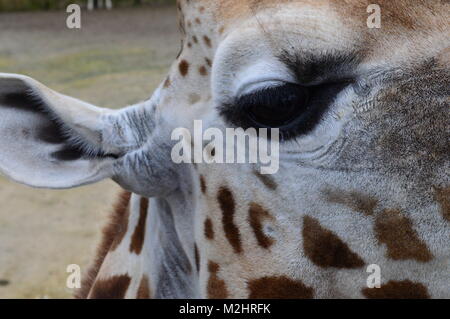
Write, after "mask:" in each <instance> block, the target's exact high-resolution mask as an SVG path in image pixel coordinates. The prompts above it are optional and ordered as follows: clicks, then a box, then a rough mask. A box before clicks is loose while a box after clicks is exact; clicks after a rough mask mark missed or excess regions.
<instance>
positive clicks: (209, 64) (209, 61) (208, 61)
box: [205, 58, 212, 67]
mask: <svg viewBox="0 0 450 319" xmlns="http://www.w3.org/2000/svg"><path fill="white" fill-rule="evenodd" d="M205 61H206V64H207V65H208V66H209V67H212V61H211V60H210V59H208V58H205Z"/></svg>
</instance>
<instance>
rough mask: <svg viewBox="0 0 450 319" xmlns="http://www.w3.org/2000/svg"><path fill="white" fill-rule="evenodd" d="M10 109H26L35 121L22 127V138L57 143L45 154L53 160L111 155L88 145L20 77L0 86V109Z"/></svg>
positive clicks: (23, 110)
mask: <svg viewBox="0 0 450 319" xmlns="http://www.w3.org/2000/svg"><path fill="white" fill-rule="evenodd" d="M1 108H4V110H6V109H10V110H11V111H19V112H26V113H29V115H30V116H33V117H35V119H36V121H32V122H30V123H28V127H22V128H21V133H22V138H25V139H30V138H31V139H34V140H35V141H36V142H40V143H46V144H53V145H55V146H57V145H60V147H59V148H58V149H57V150H55V151H52V152H51V153H50V154H49V156H50V157H51V158H53V159H55V160H61V161H73V160H78V159H93V158H101V157H113V158H116V156H115V155H113V154H106V153H104V152H103V151H102V150H100V149H99V148H98V147H97V146H94V145H90V144H89V143H88V142H87V141H85V140H83V139H82V138H81V137H80V136H79V134H78V133H77V132H75V131H74V130H73V129H71V128H70V127H69V126H67V125H65V124H64V123H63V122H62V121H61V120H60V119H59V118H58V116H57V115H56V114H55V113H54V112H52V110H51V108H50V107H48V106H47V105H46V102H45V101H44V99H43V98H41V97H40V96H39V95H38V94H37V93H35V92H34V91H33V90H31V89H30V88H29V87H27V86H26V85H25V84H24V82H23V81H20V80H12V81H10V82H9V83H8V85H6V86H2V87H1V88H0V109H1Z"/></svg>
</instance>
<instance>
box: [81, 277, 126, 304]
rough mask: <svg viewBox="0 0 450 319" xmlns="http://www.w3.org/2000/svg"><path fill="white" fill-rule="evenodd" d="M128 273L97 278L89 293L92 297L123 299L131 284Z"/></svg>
mask: <svg viewBox="0 0 450 319" xmlns="http://www.w3.org/2000/svg"><path fill="white" fill-rule="evenodd" d="M130 282H131V278H130V276H128V275H120V276H112V277H111V278H108V279H102V280H97V281H96V282H95V284H94V287H93V288H92V291H91V293H90V295H89V298H91V299H123V298H125V294H126V292H127V289H128V286H129V285H130Z"/></svg>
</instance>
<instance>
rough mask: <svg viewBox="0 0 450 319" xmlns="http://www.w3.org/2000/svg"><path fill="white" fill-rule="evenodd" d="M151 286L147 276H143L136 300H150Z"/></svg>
mask: <svg viewBox="0 0 450 319" xmlns="http://www.w3.org/2000/svg"><path fill="white" fill-rule="evenodd" d="M150 298H151V294H150V285H149V283H148V277H147V276H146V275H143V276H142V279H141V282H140V284H139V288H138V291H137V296H136V299H150Z"/></svg>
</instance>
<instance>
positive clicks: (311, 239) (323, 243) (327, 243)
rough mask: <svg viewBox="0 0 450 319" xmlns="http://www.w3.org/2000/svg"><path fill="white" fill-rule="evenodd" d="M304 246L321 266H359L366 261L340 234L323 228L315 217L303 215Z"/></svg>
mask: <svg viewBox="0 0 450 319" xmlns="http://www.w3.org/2000/svg"><path fill="white" fill-rule="evenodd" d="M303 248H304V250H305V254H306V256H308V258H309V259H311V261H312V262H313V263H314V264H316V265H317V266H320V267H336V268H359V267H362V266H364V261H363V260H362V259H361V258H360V257H359V256H358V255H357V254H355V253H354V252H353V251H351V250H350V248H349V247H348V245H347V244H346V243H344V242H343V241H342V240H341V239H340V238H339V237H338V236H336V235H335V234H334V233H333V232H331V231H330V230H328V229H325V228H323V227H322V226H321V225H320V223H319V221H317V220H316V219H315V218H312V217H309V216H305V217H303Z"/></svg>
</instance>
